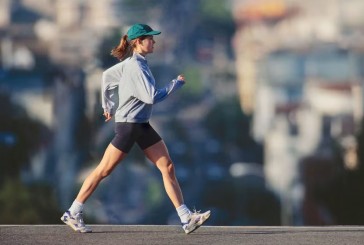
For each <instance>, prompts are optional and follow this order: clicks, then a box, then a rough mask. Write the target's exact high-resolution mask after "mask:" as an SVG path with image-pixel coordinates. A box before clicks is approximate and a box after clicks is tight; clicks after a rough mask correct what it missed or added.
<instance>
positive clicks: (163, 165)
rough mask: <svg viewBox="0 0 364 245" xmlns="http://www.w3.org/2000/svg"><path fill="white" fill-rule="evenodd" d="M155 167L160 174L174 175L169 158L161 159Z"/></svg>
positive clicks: (172, 165)
mask: <svg viewBox="0 0 364 245" xmlns="http://www.w3.org/2000/svg"><path fill="white" fill-rule="evenodd" d="M157 167H158V168H159V170H160V171H161V172H162V173H168V174H171V173H172V174H174V164H173V162H172V160H171V159H170V158H163V159H161V160H160V161H159V162H157Z"/></svg>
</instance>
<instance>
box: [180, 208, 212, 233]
mask: <svg viewBox="0 0 364 245" xmlns="http://www.w3.org/2000/svg"><path fill="white" fill-rule="evenodd" d="M210 215H211V212H209V213H208V214H206V215H205V216H202V219H201V220H200V221H199V222H198V223H196V226H195V227H193V228H192V229H191V230H189V231H186V234H191V233H192V232H194V231H195V230H197V229H198V228H199V227H200V226H201V225H202V224H203V223H205V221H206V220H208V219H209V218H210Z"/></svg>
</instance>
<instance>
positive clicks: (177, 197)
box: [144, 140, 184, 208]
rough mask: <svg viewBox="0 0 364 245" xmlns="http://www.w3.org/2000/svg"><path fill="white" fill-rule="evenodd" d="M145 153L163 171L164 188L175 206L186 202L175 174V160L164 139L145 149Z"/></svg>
mask: <svg viewBox="0 0 364 245" xmlns="http://www.w3.org/2000/svg"><path fill="white" fill-rule="evenodd" d="M144 153H145V155H146V157H147V158H148V159H149V160H150V161H152V162H153V163H154V164H155V165H156V167H157V168H158V169H159V170H160V171H161V173H162V177H163V183H164V188H165V189H166V192H167V195H168V197H169V198H170V199H171V201H172V203H173V205H174V207H175V208H178V207H180V206H181V205H182V204H183V203H184V201H183V196H182V191H181V188H180V186H179V183H178V180H177V178H176V175H175V171H174V165H173V162H172V160H171V158H170V156H169V153H168V150H167V147H166V145H165V144H164V142H163V140H161V141H159V142H158V143H156V144H154V145H152V146H150V147H148V148H147V149H145V150H144Z"/></svg>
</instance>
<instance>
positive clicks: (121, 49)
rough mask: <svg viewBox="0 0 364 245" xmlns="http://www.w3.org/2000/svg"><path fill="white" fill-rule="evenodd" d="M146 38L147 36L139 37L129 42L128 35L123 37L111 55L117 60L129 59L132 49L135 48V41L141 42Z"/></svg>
mask: <svg viewBox="0 0 364 245" xmlns="http://www.w3.org/2000/svg"><path fill="white" fill-rule="evenodd" d="M146 37H147V36H141V37H138V38H136V39H133V40H131V41H128V35H124V36H123V37H122V38H121V40H120V43H119V45H118V46H116V47H115V48H113V49H112V50H111V55H112V56H114V57H115V58H117V59H118V60H124V59H126V58H128V57H130V56H131V55H132V54H133V49H134V48H135V44H136V42H137V40H138V39H140V40H143V39H145V38H146Z"/></svg>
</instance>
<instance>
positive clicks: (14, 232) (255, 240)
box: [0, 225, 364, 245]
mask: <svg viewBox="0 0 364 245" xmlns="http://www.w3.org/2000/svg"><path fill="white" fill-rule="evenodd" d="M91 228H92V229H93V233H89V234H80V233H76V232H73V230H71V229H70V228H68V227H67V226H65V225H25V226H10V225H0V244H1V245H8V244H22V245H26V244H37V245H39V244H52V245H53V244H55V245H56V244H67V245H72V244H77V245H79V244H101V245H108V244H121V245H123V244H130V245H138V244H158V245H162V244H172V245H174V244H183V245H188V244H198V245H202V244H208V245H214V244H223V245H234V244H239V245H240V244H244V245H245V244H279V245H284V244H287V245H288V244H289V245H296V244H315V245H316V244H317V245H325V244H328V245H343V244H350V245H351V244H364V227H362V226H330V227H237V226H231V227H221V226H204V227H201V228H200V229H198V230H197V231H195V232H194V233H191V234H190V235H186V234H184V233H183V232H182V230H181V228H180V227H179V226H151V225H150V226H124V225H110V226H109V225H93V226H91Z"/></svg>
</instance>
